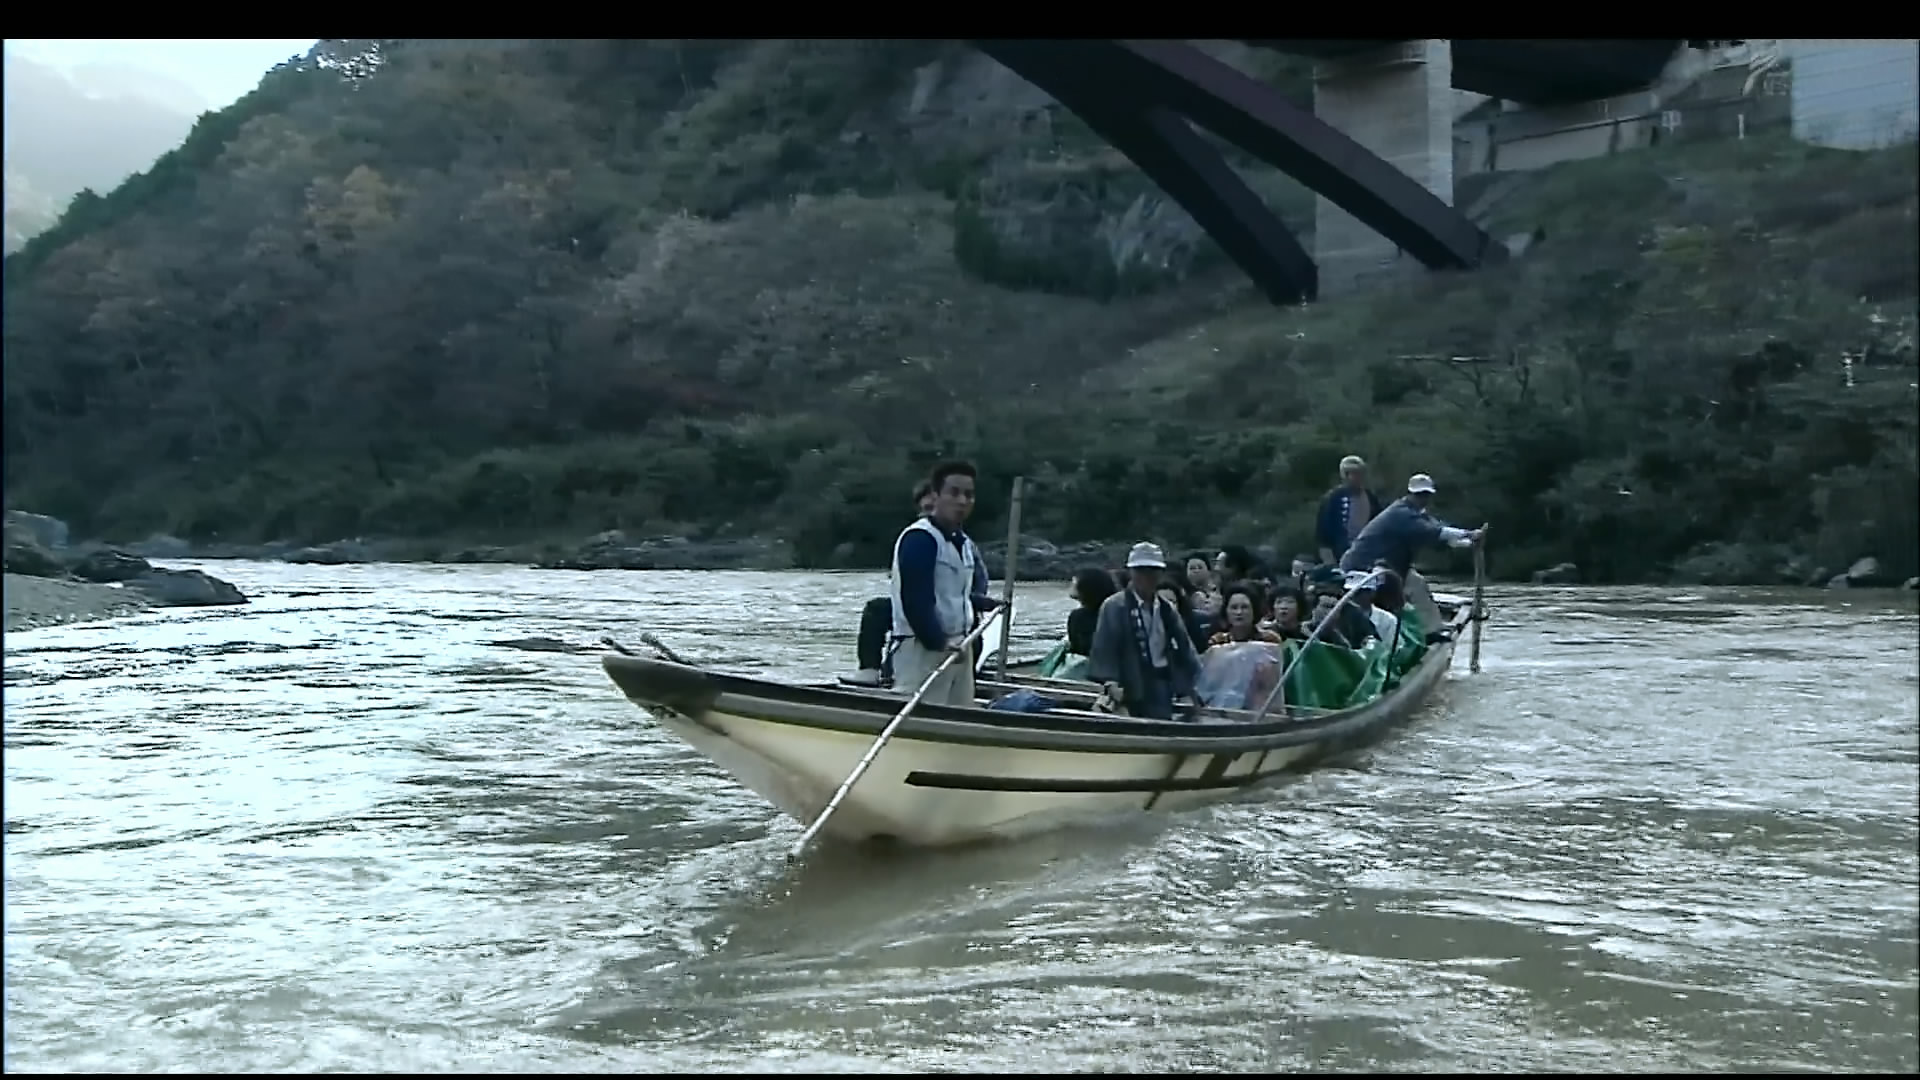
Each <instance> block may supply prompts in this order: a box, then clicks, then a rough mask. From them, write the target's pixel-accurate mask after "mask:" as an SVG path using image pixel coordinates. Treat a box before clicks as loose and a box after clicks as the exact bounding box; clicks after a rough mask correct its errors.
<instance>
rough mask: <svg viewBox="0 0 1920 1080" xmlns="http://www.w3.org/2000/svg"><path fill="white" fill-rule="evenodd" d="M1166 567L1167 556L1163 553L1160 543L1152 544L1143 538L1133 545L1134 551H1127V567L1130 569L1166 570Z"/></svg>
mask: <svg viewBox="0 0 1920 1080" xmlns="http://www.w3.org/2000/svg"><path fill="white" fill-rule="evenodd" d="M1166 568H1167V557H1166V556H1165V555H1163V554H1161V551H1160V545H1159V544H1150V543H1148V542H1146V541H1144V540H1143V541H1141V542H1140V543H1138V544H1135V545H1133V550H1132V551H1129V552H1127V569H1129V570H1137V569H1147V570H1165V569H1166Z"/></svg>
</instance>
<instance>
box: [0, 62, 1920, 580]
mask: <svg viewBox="0 0 1920 1080" xmlns="http://www.w3.org/2000/svg"><path fill="white" fill-rule="evenodd" d="M1223 55H1226V56H1227V58H1228V59H1230V60H1231V61H1233V62H1236V63H1240V64H1246V65H1263V66H1260V67H1258V68H1257V70H1256V74H1259V75H1261V76H1262V77H1266V78H1270V79H1273V80H1275V81H1277V82H1279V83H1281V84H1282V85H1283V86H1284V87H1286V88H1288V89H1289V90H1290V92H1298V93H1304V92H1305V85H1306V84H1305V82H1304V80H1303V79H1302V74H1303V73H1302V71H1301V70H1299V69H1298V68H1297V67H1295V66H1290V65H1289V64H1288V62H1286V61H1284V60H1283V59H1279V58H1273V57H1268V56H1264V55H1262V54H1257V53H1252V52H1249V51H1244V50H1243V51H1239V52H1232V51H1223ZM1234 160H1235V162H1236V165H1237V166H1238V167H1240V168H1242V169H1243V170H1244V171H1245V172H1246V174H1247V175H1248V177H1249V179H1250V180H1251V181H1252V182H1253V183H1254V184H1255V185H1256V187H1257V188H1259V189H1260V190H1261V191H1262V192H1263V193H1264V194H1266V195H1267V196H1268V197H1269V199H1270V200H1271V201H1272V202H1273V204H1274V205H1275V206H1277V207H1278V208H1279V209H1280V210H1281V212H1282V214H1283V215H1284V216H1286V217H1287V218H1288V219H1289V221H1290V222H1291V223H1293V224H1294V225H1296V226H1297V227H1300V228H1301V229H1302V231H1303V232H1304V231H1305V230H1306V229H1307V228H1308V227H1310V222H1311V216H1312V215H1311V200H1310V198H1308V197H1307V196H1306V194H1305V193H1304V192H1302V191H1301V190H1300V189H1299V188H1298V186H1297V185H1294V184H1293V183H1291V182H1290V181H1288V180H1286V179H1285V178H1283V177H1279V176H1277V175H1275V174H1273V173H1272V172H1271V170H1265V169H1262V168H1259V167H1257V166H1255V165H1254V163H1252V162H1250V161H1247V160H1245V159H1243V158H1240V157H1235V158H1234ZM1915 180H1916V168H1915V153H1914V149H1913V147H1912V145H1911V144H1909V145H1907V146H1905V147H1901V148H1897V149H1894V150H1889V151H1882V152H1877V153H1874V154H1865V155H1861V154H1846V153H1839V152H1822V151H1814V150H1810V149H1806V148H1803V147H1800V146H1797V145H1794V144H1791V143H1787V142H1784V141H1770V140H1765V139H1753V140H1747V141H1746V142H1744V143H1739V144H1722V145H1702V146H1697V147H1682V148H1680V149H1677V150H1673V151H1662V152H1660V153H1657V154H1656V153H1652V152H1649V153H1643V154H1628V155H1620V156H1618V157H1615V158H1611V159H1607V160H1605V161H1600V162H1592V163H1583V164H1580V165H1575V166H1567V167H1563V168H1560V169H1556V170H1553V171H1552V172H1550V173H1547V174H1543V175H1541V176H1540V177H1538V178H1536V179H1534V180H1532V181H1531V182H1530V183H1529V184H1528V185H1527V186H1526V187H1525V188H1524V189H1523V190H1522V191H1521V192H1520V193H1519V194H1516V195H1515V196H1513V197H1511V198H1510V199H1508V200H1507V202H1506V203H1503V204H1502V207H1501V210H1500V215H1501V217H1502V220H1500V221H1497V222H1495V225H1494V227H1495V228H1496V231H1497V230H1499V229H1504V228H1516V227H1533V226H1542V227H1544V228H1545V229H1546V232H1547V236H1548V239H1547V241H1546V243H1545V244H1543V245H1541V246H1540V247H1538V248H1536V249H1535V251H1533V252H1530V253H1529V254H1528V256H1527V257H1526V258H1525V259H1523V260H1521V261H1520V262H1519V263H1518V264H1517V265H1516V266H1515V267H1512V268H1509V269H1506V270H1502V271H1498V272H1489V273H1483V274H1477V275H1472V276H1448V277H1437V278H1433V279H1431V280H1429V281H1426V282H1424V283H1421V284H1418V285H1416V286H1411V287H1408V288H1404V289H1399V290H1394V291H1390V292H1385V293H1382V294H1379V295H1377V296H1373V297H1368V298H1362V299H1358V300H1352V301H1344V302H1338V303H1326V304H1320V305H1315V306H1313V307H1311V308H1308V309H1303V310H1294V311H1276V310H1274V309H1272V308H1271V307H1269V306H1267V305H1265V304H1264V303H1263V302H1261V301H1260V300H1259V299H1258V298H1257V297H1256V296H1254V295H1253V293H1252V292H1251V290H1250V289H1248V288H1247V287H1246V286H1245V284H1244V283H1243V281H1242V280H1241V278H1240V277H1239V275H1238V274H1237V273H1236V272H1235V271H1234V270H1233V269H1232V268H1231V267H1230V266H1228V265H1226V264H1225V261H1224V259H1223V258H1222V257H1221V256H1220V253H1219V252H1218V251H1217V250H1216V249H1215V248H1213V246H1212V245H1211V243H1210V242H1208V241H1206V240H1205V239H1204V238H1203V237H1201V236H1200V235H1199V233H1198V230H1197V229H1195V228H1194V226H1193V223H1192V222H1191V220H1190V219H1188V218H1187V217H1186V216H1185V215H1184V214H1183V213H1181V212H1179V211H1178V210H1177V208H1174V207H1172V206H1171V205H1169V204H1168V203H1167V202H1166V201H1165V200H1164V198H1162V197H1161V196H1160V195H1159V193H1158V192H1157V190H1155V189H1154V188H1153V187H1152V186H1151V185H1149V184H1147V183H1146V182H1145V181H1144V180H1143V179H1142V178H1141V177H1140V176H1139V174H1138V173H1137V172H1136V171H1134V170H1133V169H1132V168H1131V167H1129V166H1127V165H1126V164H1125V163H1124V162H1123V161H1120V160H1118V159H1117V158H1116V157H1115V155H1114V154H1113V153H1112V152H1111V151H1110V150H1108V149H1107V148H1105V147H1104V146H1102V145H1101V144H1100V143H1099V141H1098V140H1096V139H1094V138H1093V137H1091V135H1090V134H1089V133H1088V132H1086V130H1085V129H1084V128H1082V127H1081V126H1080V125H1078V123H1077V122H1076V121H1075V120H1074V119H1073V118H1072V117H1071V116H1070V115H1065V114H1063V113H1062V112H1061V111H1060V110H1059V109H1057V108H1055V107H1052V106H1051V103H1050V102H1049V101H1048V100H1047V99H1046V98H1045V97H1044V96H1042V95H1040V94H1039V93H1038V92H1037V91H1035V90H1033V89H1032V88H1031V87H1029V86H1027V85H1025V84H1024V83H1023V82H1021V80H1019V79H1018V78H1016V77H1015V76H1013V75H1012V74H1011V73H1009V72H1006V71H1005V70H1003V69H999V68H998V67H997V66H995V65H993V64H992V63H991V62H989V61H986V60H985V59H984V58H981V57H979V56H978V55H976V54H973V53H971V52H969V51H968V50H966V49H964V48H962V47H961V46H959V45H957V44H951V43H938V42H863V41H831V42H789V41H746V42H709V41H659V40H655V41H613V42H606V41H581V42H575V41H561V42H555V41H543V42H524V41H519V42H498V41H489V42H473V41H435V42H416V41H410V40H405V41H393V40H383V41H377V42H372V41H357V42H328V43H323V45H322V46H321V47H319V48H317V49H316V50H315V52H314V53H313V54H312V55H310V56H308V57H307V58H305V59H304V60H302V61H300V62H298V63H294V64H289V65H286V66H284V67H282V68H280V69H276V70H275V71H274V72H272V73H271V74H270V75H269V76H268V77H267V78H266V79H265V80H264V81H263V82H262V84H261V86H260V88H259V90H257V91H256V92H255V93H253V94H252V95H249V96H248V97H246V98H243V99H242V100H241V101H239V102H238V103H236V104H235V105H233V106H232V107H230V108H228V109H226V110H224V111H222V112H220V113H218V114H214V115H211V116H209V117H207V118H205V119H203V120H202V121H201V122H200V124H199V125H198V126H197V127H196V128H195V129H194V132H193V134H192V135H191V136H190V137H189V138H188V140H187V142H186V144H185V145H184V146H182V147H181V148H180V149H179V150H177V151H175V152H174V153H172V154H170V155H168V156H167V157H166V158H163V159H162V160H161V162H160V163H159V164H158V165H156V166H155V168H154V169H153V170H151V171H150V172H149V173H147V174H145V175H142V176H139V177H135V178H134V179H132V180H130V181H129V182H127V183H126V184H125V185H123V186H122V187H121V188H120V189H118V190H116V191H114V192H113V193H111V194H110V195H107V196H105V197H103V198H99V199H89V200H83V201H81V202H77V203H76V205H75V206H73V207H72V208H71V209H70V210H69V211H68V213H67V214H66V216H65V218H64V219H63V220H62V221H61V222H60V223H59V224H58V225H57V226H56V227H55V228H53V229H51V230H49V231H48V232H46V233H44V234H42V235H41V236H40V237H38V238H36V239H35V240H34V241H32V242H31V243H29V244H28V245H27V247H26V248H25V249H24V250H23V251H21V252H20V253H18V254H16V255H14V256H12V257H10V258H8V259H7V262H6V289H5V319H4V332H5V357H6V361H5V362H6V379H5V462H6V464H5V469H6V485H7V495H8V500H9V503H10V504H11V505H14V506H19V507H26V508H30V509H35V510H39V511H42V512H46V513H52V514H56V515H59V516H62V517H65V518H67V519H69V520H71V521H73V522H74V523H75V524H76V525H77V526H78V527H80V528H81V529H83V530H86V531H91V532H95V533H101V534H106V535H110V536H115V537H119V538H126V539H132V538H137V537H139V536H142V535H145V534H148V533H152V532H162V531H164V532H172V533H176V534H180V535H185V536H188V537H194V538H210V537H214V536H219V537H222V538H225V539H229V540H238V539H247V538H252V539H281V538H284V539H303V540H316V541H318V540H328V539H334V538H338V537H344V536H355V535H367V536H377V535H389V536H412V537H446V538H458V539H462V540H468V541H472V540H478V539H482V538H499V539H509V538H516V539H523V538H528V537H531V536H536V535H548V536H562V535H573V536H579V535H584V534H586V533H590V532H594V531H597V530H599V529H604V528H612V527H619V528H623V529H625V530H626V531H628V532H630V533H654V534H668V533H671V534H678V535H694V536H703V535H704V536H718V535H744V534H763V535H778V536H781V537H783V538H785V539H787V540H789V541H791V542H792V545H793V550H794V551H795V552H796V553H798V555H799V557H800V558H801V559H802V560H803V561H806V562H808V563H811V564H814V565H824V564H856V565H873V564H875V563H877V562H879V561H880V560H881V558H882V553H883V551H884V547H885V544H886V541H887V540H889V539H890V538H891V537H892V535H893V534H894V533H895V532H896V531H897V529H898V528H899V525H900V520H901V513H902V509H903V505H902V504H903V502H904V501H905V496H906V494H907V491H908V488H909V487H910V484H911V481H912V478H913V477H914V475H915V474H916V473H917V472H918V471H919V470H921V469H922V468H923V467H924V466H925V465H926V464H927V463H928V462H929V461H931V460H932V459H933V458H934V457H935V456H938V455H941V454H946V453H963V454H966V455H968V456H971V457H973V458H974V459H975V460H977V461H978V462H979V463H980V464H981V466H982V467H983V469H984V470H985V471H986V474H987V475H986V477H985V482H984V483H983V490H984V494H985V496H986V497H985V498H984V499H983V505H982V508H981V511H982V513H981V518H980V520H979V526H980V527H979V528H978V529H977V530H976V531H978V532H981V533H982V534H983V535H985V534H988V533H990V532H991V531H992V530H993V528H994V527H995V525H994V519H995V517H996V516H997V515H998V514H999V513H1000V510H1001V508H1000V500H1001V498H1002V493H1003V491H1004V485H1005V481H1006V480H1007V479H1009V478H1011V476H1012V475H1014V474H1015V473H1016V472H1024V473H1025V474H1027V475H1028V476H1029V477H1032V478H1034V479H1035V480H1036V481H1037V483H1036V486H1035V488H1034V489H1033V496H1032V498H1031V499H1030V501H1029V503H1028V505H1027V508H1026V510H1025V521H1026V522H1027V525H1028V527H1029V528H1030V529H1031V530H1032V531H1034V532H1036V533H1038V534H1040V535H1043V536H1048V537H1050V538H1052V539H1054V540H1073V539H1089V538H1099V539H1115V538H1127V537H1131V536H1134V535H1136V534H1143V533H1152V534H1155V535H1158V536H1160V537H1162V538H1163V539H1166V540H1168V541H1170V542H1196V543H1197V542H1217V541H1223V540H1240V541H1242V542H1250V543H1272V544H1276V545H1279V546H1281V547H1284V548H1292V547H1306V546H1308V537H1307V533H1308V531H1309V529H1310V517H1311V503H1312V501H1313V500H1314V499H1315V498H1317V496H1318V495H1319V494H1320V493H1321V492H1322V491H1324V489H1325V487H1326V485H1327V484H1328V483H1329V482H1330V479H1331V477H1330V473H1331V471H1332V467H1333V463H1334V462H1335V461H1337V460H1338V458H1339V457H1340V455H1342V454H1344V453H1348V452H1358V453H1361V454H1364V455H1366V456H1367V457H1368V458H1369V459H1371V460H1373V461H1375V462H1376V464H1377V466H1378V468H1379V471H1380V472H1381V474H1382V476H1383V479H1390V478H1392V477H1394V476H1398V475H1404V474H1405V473H1407V472H1411V471H1414V470H1416V469H1419V470H1425V471H1431V472H1433V473H1435V474H1436V475H1437V476H1439V477H1440V478H1441V482H1442V486H1443V489H1444V492H1445V493H1444V494H1443V496H1442V500H1443V502H1442V507H1443V510H1444V511H1445V512H1446V513H1447V514H1449V515H1450V516H1453V517H1456V518H1458V519H1461V520H1466V521H1473V522H1477V521H1479V520H1483V519H1484V520H1492V521H1496V522H1498V523H1499V528H1500V530H1501V533H1500V536H1501V539H1502V542H1503V546H1502V547H1501V549H1500V550H1501V555H1500V556H1499V557H1497V558H1496V562H1497V563H1499V564H1500V566H1501V567H1502V569H1503V570H1505V571H1507V572H1509V573H1516V574H1517V573H1526V572H1528V571H1529V570H1531V569H1533V568H1535V567H1538V566H1541V565H1546V564H1548V563H1552V562H1557V561H1561V560H1563V559H1564V560H1572V561H1576V562H1578V563H1580V564H1581V565H1582V567H1583V568H1585V570H1586V571H1587V573H1588V574H1589V576H1590V577H1595V578H1600V579H1616V580H1628V579H1641V578H1647V577H1651V576H1659V575H1665V574H1667V573H1669V572H1674V571H1675V570H1676V568H1677V570H1678V572H1680V573H1682V574H1683V575H1692V576H1705V577H1710V578H1720V579H1736V578H1738V579H1760V578H1769V577H1797V576H1801V575H1804V574H1806V573H1808V572H1809V570H1810V568H1811V567H1812V566H1813V565H1814V564H1816V563H1819V564H1825V565H1829V566H1832V565H1844V563H1845V562H1847V561H1849V560H1851V559H1853V558H1856V557H1858V556H1860V555H1865V554H1873V555H1877V556H1878V557H1879V558H1880V559H1881V560H1882V561H1883V562H1886V563H1888V564H1890V570H1891V571H1892V572H1897V573H1911V572H1912V569H1911V565H1912V563H1913V561H1914V559H1915V555H1914V550H1915V542H1914V538H1915V533H1916V528H1917V525H1916V519H1920V508H1917V507H1916V503H1917V502H1920V495H1916V490H1920V478H1916V475H1915V426H1916V421H1915V408H1916V405H1915V397H1914V389H1913V384H1914V382H1915V366H1914V351H1913V329H1914V319H1913V313H1914V302H1915V297H1916V295H1920V288H1917V287H1916V284H1917V283H1916V257H1917V256H1916V239H1915V217H1914V214H1915ZM1843 357H1851V358H1852V359H1851V361H1850V362H1848V363H1847V364H1844V365H1843V363H1842V359H1843Z"/></svg>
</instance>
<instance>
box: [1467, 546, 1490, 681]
mask: <svg viewBox="0 0 1920 1080" xmlns="http://www.w3.org/2000/svg"><path fill="white" fill-rule="evenodd" d="M1486 621H1487V546H1486V542H1485V541H1482V542H1480V543H1478V544H1475V545H1473V647H1472V650H1471V651H1470V652H1469V653H1468V654H1467V670H1469V671H1471V672H1473V673H1475V674H1479V672H1480V624H1481V623H1483V622H1486Z"/></svg>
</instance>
